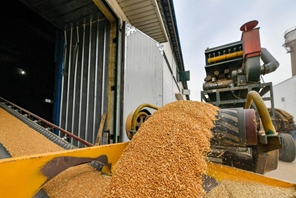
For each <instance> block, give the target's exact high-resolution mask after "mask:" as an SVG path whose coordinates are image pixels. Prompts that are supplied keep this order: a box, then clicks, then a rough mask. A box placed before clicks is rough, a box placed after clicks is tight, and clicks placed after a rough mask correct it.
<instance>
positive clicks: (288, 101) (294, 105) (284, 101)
mask: <svg viewBox="0 0 296 198" xmlns="http://www.w3.org/2000/svg"><path fill="white" fill-rule="evenodd" d="M273 92H274V104H275V107H276V108H280V109H283V110H285V111H287V112H288V113H290V114H292V115H293V116H294V119H295V118H296V76H294V77H292V78H289V79H287V80H285V81H283V82H281V83H279V84H277V85H275V86H274V87H273Z"/></svg>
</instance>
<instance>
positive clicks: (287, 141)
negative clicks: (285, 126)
mask: <svg viewBox="0 0 296 198" xmlns="http://www.w3.org/2000/svg"><path fill="white" fill-rule="evenodd" d="M279 136H280V137H281V139H282V146H283V148H281V149H280V153H279V160H281V161H284V162H293V161H294V160H295V155H296V148H295V142H294V138H293V137H292V136H291V135H290V134H288V133H279Z"/></svg>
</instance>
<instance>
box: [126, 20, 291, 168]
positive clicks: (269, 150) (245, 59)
mask: <svg viewBox="0 0 296 198" xmlns="http://www.w3.org/2000/svg"><path fill="white" fill-rule="evenodd" d="M257 24H258V21H250V22H248V23H245V24H244V25H242V26H241V28H240V30H241V31H242V32H243V34H242V39H241V41H237V42H234V43H230V44H227V45H223V46H219V47H215V48H211V49H210V48H208V49H206V51H205V58H206V66H205V70H206V75H207V76H206V78H205V83H204V84H203V89H204V91H202V92H201V96H202V101H205V102H208V103H211V104H213V105H216V106H218V107H219V108H221V110H220V111H219V114H218V118H217V121H216V122H215V127H214V128H213V129H212V132H213V136H214V137H213V138H212V141H211V147H212V152H211V153H210V154H209V156H208V157H209V159H210V160H211V161H214V162H218V163H222V164H226V165H230V166H234V167H238V168H241V169H245V170H249V171H253V172H256V173H261V174H263V173H266V172H269V171H272V170H275V169H276V168H277V164H278V158H279V156H280V159H282V160H283V161H294V159H295V145H294V141H293V140H291V138H290V137H289V134H280V135H278V133H277V131H276V130H275V127H274V124H275V123H272V121H273V119H274V107H273V93H272V83H261V82H260V75H262V74H263V75H264V74H268V73H270V72H273V71H275V70H276V69H277V68H278V66H279V63H278V62H277V61H276V59H275V58H274V57H273V56H272V55H271V54H270V53H269V52H268V51H267V50H266V49H265V48H261V46H260V38H259V28H255V27H256V25H257ZM260 59H262V61H263V63H264V64H263V65H262V66H261V65H260ZM268 92H270V95H271V96H270V97H263V96H264V95H265V94H266V93H268ZM264 100H270V101H271V105H272V108H271V110H270V114H269V111H268V110H267V108H266V106H265V103H264ZM252 102H254V104H255V105H252ZM143 107H144V106H143V105H141V106H139V107H138V109H137V110H136V111H135V112H132V113H131V114H133V115H130V116H129V117H128V118H127V121H126V126H127V127H126V133H127V135H128V137H129V138H130V139H131V134H134V133H135V132H136V131H137V129H138V127H139V126H140V124H142V121H141V120H143V119H140V117H141V116H143V114H140V113H139V112H140V110H141V109H142V108H143ZM251 107H252V108H251ZM250 108H251V109H250ZM291 141H292V144H290V142H291ZM285 145H286V146H285ZM288 145H289V146H288ZM282 147H283V149H281V148H282ZM290 147H291V148H290ZM279 149H281V150H280V154H279ZM283 152H284V153H283Z"/></svg>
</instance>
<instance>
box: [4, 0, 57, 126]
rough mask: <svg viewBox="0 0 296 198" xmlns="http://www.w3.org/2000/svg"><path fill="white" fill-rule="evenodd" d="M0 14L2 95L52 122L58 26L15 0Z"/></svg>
mask: <svg viewBox="0 0 296 198" xmlns="http://www.w3.org/2000/svg"><path fill="white" fill-rule="evenodd" d="M0 13H1V19H0V21H1V29H0V97H3V98H4V99H7V100H9V101H11V102H13V103H15V104H17V105H18V106H21V107H23V108H25V109H27V110H29V111H31V112H32V113H34V114H36V115H38V116H40V117H42V118H44V119H46V120H49V121H52V115H53V104H52V103H50V102H51V100H53V97H54V81H55V67H56V63H55V62H54V53H55V38H56V32H57V28H56V27H54V26H53V25H52V24H50V23H49V22H48V21H46V20H45V19H43V18H42V17H40V16H39V15H37V14H36V13H34V12H33V11H32V10H31V9H30V8H28V7H27V6H25V5H24V4H22V3H21V2H19V1H16V0H10V1H5V2H3V3H2V2H1V6H0ZM48 99H50V100H48Z"/></svg>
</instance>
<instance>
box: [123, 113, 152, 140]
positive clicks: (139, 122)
mask: <svg viewBox="0 0 296 198" xmlns="http://www.w3.org/2000/svg"><path fill="white" fill-rule="evenodd" d="M134 112H135V111H132V112H130V114H129V115H128V116H127V118H126V121H125V132H126V136H127V137H128V139H129V140H131V139H132V138H133V135H134V133H133V132H132V131H131V128H132V117H133V115H134ZM150 115H151V113H150V112H149V111H148V110H146V109H142V110H141V111H140V112H139V113H138V115H137V119H136V126H135V130H136V131H135V132H137V131H138V129H139V128H140V126H141V125H142V124H143V123H144V122H145V121H146V120H147V119H148V118H149V116H150Z"/></svg>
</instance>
